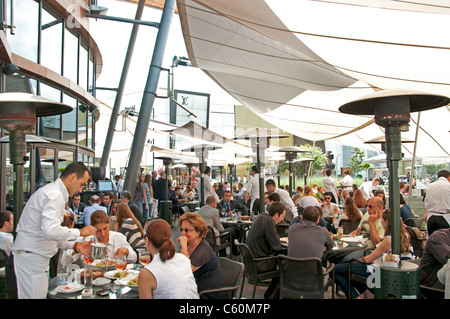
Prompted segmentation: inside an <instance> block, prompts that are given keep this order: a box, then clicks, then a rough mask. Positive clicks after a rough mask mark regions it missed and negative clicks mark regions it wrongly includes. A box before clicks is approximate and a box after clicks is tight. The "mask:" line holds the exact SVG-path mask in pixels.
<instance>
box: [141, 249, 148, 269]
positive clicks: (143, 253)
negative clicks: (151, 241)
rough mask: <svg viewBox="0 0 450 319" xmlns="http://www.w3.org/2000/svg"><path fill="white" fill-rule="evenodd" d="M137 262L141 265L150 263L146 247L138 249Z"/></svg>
mask: <svg viewBox="0 0 450 319" xmlns="http://www.w3.org/2000/svg"><path fill="white" fill-rule="evenodd" d="M138 254H139V263H140V264H141V266H142V267H145V266H147V265H148V264H149V263H150V253H149V252H148V251H147V249H139V250H138Z"/></svg>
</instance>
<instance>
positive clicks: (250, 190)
mask: <svg viewBox="0 0 450 319" xmlns="http://www.w3.org/2000/svg"><path fill="white" fill-rule="evenodd" d="M247 195H248V196H250V197H251V198H252V200H255V199H257V198H259V174H255V175H253V177H252V178H251V179H250V180H249V181H248V185H247Z"/></svg>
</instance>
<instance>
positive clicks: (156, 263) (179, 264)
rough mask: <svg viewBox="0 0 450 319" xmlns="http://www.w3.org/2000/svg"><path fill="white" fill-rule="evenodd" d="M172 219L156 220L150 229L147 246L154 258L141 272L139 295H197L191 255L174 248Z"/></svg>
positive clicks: (148, 296)
mask: <svg viewBox="0 0 450 319" xmlns="http://www.w3.org/2000/svg"><path fill="white" fill-rule="evenodd" d="M171 237H172V232H171V229H170V225H169V223H167V222H166V221H165V220H164V219H155V220H153V221H152V222H151V223H150V224H149V226H148V229H147V234H146V237H145V247H146V248H147V250H148V252H149V253H150V255H151V260H152V261H151V262H150V263H149V264H148V265H147V266H145V267H144V268H143V269H142V270H141V271H140V273H139V277H138V291H139V298H140V299H198V298H199V297H198V292H197V285H196V283H195V279H194V275H193V273H192V270H191V262H190V261H189V258H187V257H186V256H184V255H183V254H180V253H176V252H175V245H174V243H173V242H172V240H171Z"/></svg>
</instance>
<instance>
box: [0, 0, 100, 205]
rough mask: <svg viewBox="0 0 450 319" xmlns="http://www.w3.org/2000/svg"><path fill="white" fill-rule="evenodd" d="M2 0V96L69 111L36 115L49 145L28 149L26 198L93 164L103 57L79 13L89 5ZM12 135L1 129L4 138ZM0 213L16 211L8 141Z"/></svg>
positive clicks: (0, 161)
mask: <svg viewBox="0 0 450 319" xmlns="http://www.w3.org/2000/svg"><path fill="white" fill-rule="evenodd" d="M68 3H69V2H67V1H63V0H52V1H48V2H47V1H44V0H0V10H1V12H0V17H1V19H2V21H3V23H2V27H0V42H1V43H0V44H1V48H0V62H1V65H2V71H3V72H1V76H0V81H1V85H0V93H4V92H25V93H31V94H35V95H40V96H42V97H45V98H47V99H50V100H53V101H56V102H61V103H64V104H66V105H69V106H71V107H72V111H71V112H69V113H65V114H60V115H53V116H45V117H39V118H38V119H37V120H38V121H37V124H36V130H35V134H36V135H38V136H40V137H42V138H44V139H45V140H47V141H48V142H50V143H45V144H34V145H27V156H28V158H29V160H28V161H27V162H26V164H25V176H24V189H23V191H24V199H25V201H26V200H27V198H28V197H29V196H30V195H31V194H32V193H33V192H34V191H35V190H36V189H38V188H39V187H41V186H42V185H44V184H46V183H49V182H52V181H54V180H55V179H56V178H57V177H58V176H59V174H60V172H61V171H62V170H63V169H64V168H65V167H66V166H67V165H68V164H69V163H71V162H73V161H82V162H84V163H85V164H87V165H88V166H93V164H94V155H95V154H94V145H95V122H96V121H97V120H98V118H99V116H100V112H99V110H98V108H97V107H98V102H97V100H96V99H95V83H96V78H97V77H98V75H99V74H100V72H101V66H102V57H101V53H100V51H99V49H98V47H97V44H96V43H95V41H94V40H93V38H92V37H91V36H90V34H89V21H88V19H87V18H86V17H84V15H83V14H82V13H83V12H84V10H86V9H87V4H86V2H84V1H82V0H74V1H70V4H68ZM8 134H9V132H8V131H7V130H6V129H2V128H0V137H5V136H7V135H8ZM0 145H1V148H0V165H1V166H0V170H1V174H0V176H1V177H0V209H10V210H12V208H13V207H12V205H13V201H12V196H13V180H14V176H13V165H11V164H10V161H9V143H2V144H0Z"/></svg>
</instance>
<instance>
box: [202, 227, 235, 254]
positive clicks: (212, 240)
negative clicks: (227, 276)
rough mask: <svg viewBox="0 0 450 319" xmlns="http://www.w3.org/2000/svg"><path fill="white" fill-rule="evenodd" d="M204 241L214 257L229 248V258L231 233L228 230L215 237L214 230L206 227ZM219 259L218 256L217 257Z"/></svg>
mask: <svg viewBox="0 0 450 319" xmlns="http://www.w3.org/2000/svg"><path fill="white" fill-rule="evenodd" d="M206 241H207V242H208V243H209V245H210V246H211V248H212V249H213V250H214V252H215V253H216V255H218V256H219V252H220V251H221V250H224V249H227V247H230V254H229V257H230V258H231V243H232V239H231V233H230V232H229V231H228V230H225V231H224V232H222V233H220V234H219V236H216V234H215V232H214V229H213V228H212V227H211V226H208V233H207V234H206ZM218 243H220V244H218ZM219 257H220V256H219Z"/></svg>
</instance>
